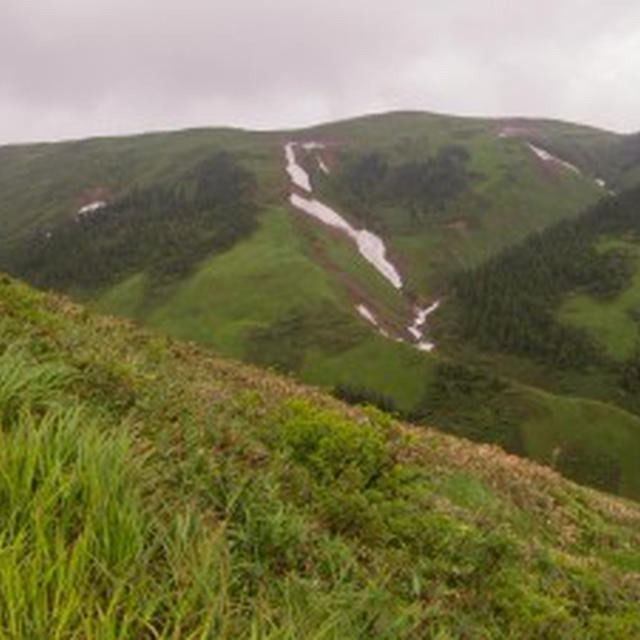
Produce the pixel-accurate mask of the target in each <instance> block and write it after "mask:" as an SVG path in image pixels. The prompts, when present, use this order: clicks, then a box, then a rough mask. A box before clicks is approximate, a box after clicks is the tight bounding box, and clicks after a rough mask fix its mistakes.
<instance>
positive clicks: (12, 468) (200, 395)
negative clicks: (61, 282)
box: [0, 277, 640, 640]
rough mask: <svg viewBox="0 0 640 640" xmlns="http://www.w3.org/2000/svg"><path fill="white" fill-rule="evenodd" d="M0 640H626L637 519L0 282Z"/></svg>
mask: <svg viewBox="0 0 640 640" xmlns="http://www.w3.org/2000/svg"><path fill="white" fill-rule="evenodd" d="M0 315H1V318H2V321H1V322H0V421H1V422H0V424H1V432H0V434H1V437H2V440H3V442H2V445H3V446H2V447H1V448H0V469H1V471H2V473H0V494H1V495H2V499H1V500H0V512H1V513H2V517H1V518H0V521H1V522H2V526H1V528H0V531H1V538H0V539H1V542H0V548H1V549H2V553H0V637H7V638H15V637H50V638H63V637H65V638H66V637H75V638H102V637H104V638H107V637H108V638H131V637H157V638H176V637H217V638H239V637H252V638H296V639H298V638H314V639H320V638H323V639H328V638H335V639H338V638H339V639H340V640H343V639H349V638H440V639H443V638H458V637H483V638H504V637H518V638H539V637H546V638H562V639H563V640H565V639H567V638H580V639H582V638H585V637H590V638H602V639H607V640H609V639H614V638H624V639H626V638H631V637H635V636H637V635H638V634H640V612H639V611H638V607H637V602H638V599H639V598H640V552H639V550H640V536H639V534H638V532H639V531H640V510H639V509H638V507H637V505H634V504H632V503H627V502H624V501H622V500H619V499H613V498H611V497H607V496H605V495H602V494H599V493H597V492H595V491H592V490H587V489H584V488H580V487H578V486H576V485H574V484H572V483H570V482H567V481H565V480H563V479H562V478H561V477H560V476H558V475H557V474H555V473H554V472H552V471H550V470H548V469H544V468H541V467H538V466H536V465H535V464H532V463H528V462H525V461H522V460H520V459H517V458H515V457H512V456H507V455H505V454H504V453H502V452H501V451H500V450H499V449H497V448H493V447H490V446H486V445H485V446H478V445H472V444H470V443H468V442H465V441H463V440H458V439H456V438H453V437H450V436H445V435H442V434H439V433H438V432H436V431H433V430H431V429H428V428H416V427H412V426H409V425H407V424H401V423H398V422H395V421H393V420H391V419H390V418H389V417H388V416H386V415H384V414H382V413H380V412H378V411H375V410H371V409H367V410H365V409H363V410H356V409H353V408H348V407H346V406H344V405H342V404H340V403H339V402H337V401H335V400H332V399H330V398H328V397H326V396H323V395H322V394H320V393H318V392H317V391H315V390H313V389H310V388H307V387H302V386H299V385H297V384H294V383H292V382H291V381H289V380H286V379H283V378H278V377H276V376H273V375H271V374H268V373H265V372H264V371H260V370H257V369H253V368H249V367H246V366H243V365H240V364H234V363H231V362H228V361H224V360H220V359H218V358H216V357H214V356H212V355H211V354H210V353H208V352H207V351H205V350H203V349H201V348H199V347H197V346H195V345H193V344H189V343H181V342H175V341H173V340H171V339H168V338H166V337H164V336H162V335H160V334H154V333H150V332H145V331H141V330H138V329H134V328H132V327H131V326H130V325H128V324H127V323H126V322H123V321H121V320H115V319H110V318H101V317H95V316H92V315H91V314H90V313H88V312H87V311H86V310H84V309H82V308H80V307H77V306H75V305H73V304H71V303H70V302H68V301H66V300H65V299H62V298H58V297H54V296H48V295H43V294H40V293H36V292H34V291H33V290H30V289H28V288H27V287H25V286H24V285H21V284H19V283H16V282H15V281H12V280H10V279H9V278H6V277H2V278H0Z"/></svg>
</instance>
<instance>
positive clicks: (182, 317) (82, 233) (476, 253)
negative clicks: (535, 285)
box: [0, 113, 622, 407]
mask: <svg viewBox="0 0 640 640" xmlns="http://www.w3.org/2000/svg"><path fill="white" fill-rule="evenodd" d="M523 123H524V124H523ZM516 124H517V125H518V126H516ZM314 139H317V140H320V141H322V142H323V144H324V145H325V148H324V149H323V151H322V153H321V154H320V155H319V152H318V150H317V149H312V148H311V149H309V150H306V149H305V150H304V151H301V152H300V154H299V159H300V161H301V162H302V163H303V164H304V165H305V166H306V167H307V169H308V170H309V175H310V178H311V181H312V183H313V186H314V192H316V193H317V194H318V195H317V196H316V197H319V198H321V199H323V200H325V201H327V202H329V203H333V204H335V205H338V208H339V210H340V212H341V213H342V214H343V215H344V216H345V217H346V219H347V220H350V221H351V222H352V223H353V224H354V225H356V226H364V227H365V228H367V229H370V230H372V231H374V232H375V233H377V234H378V235H379V236H380V237H381V238H383V239H384V241H385V242H386V244H387V247H388V249H389V255H390V257H391V259H392V260H393V262H394V264H395V265H396V266H397V267H398V268H399V270H400V272H401V275H402V278H403V281H404V282H405V283H406V286H405V287H404V291H403V295H398V292H397V291H395V290H394V289H393V287H391V286H389V283H388V282H385V281H384V279H383V278H381V277H380V275H379V274H378V273H376V272H375V270H373V269H372V268H371V265H369V264H367V263H366V262H365V261H364V260H362V258H361V256H359V255H358V254H357V252H355V251H354V247H353V246H352V245H351V244H350V243H349V242H348V241H346V240H345V239H344V238H341V237H339V236H336V234H335V233H332V232H331V231H330V230H329V229H327V228H326V227H324V226H322V225H319V224H318V223H317V222H315V221H313V220H310V219H309V217H308V216H305V215H304V214H301V213H300V212H299V211H295V210H292V209H291V208H290V207H289V205H288V203H287V197H288V189H289V186H288V184H287V177H286V174H285V171H284V168H285V162H284V149H283V145H284V143H285V142H286V141H288V140H298V141H301V142H308V141H310V140H311V141H313V140H314ZM621 140H622V138H621V137H620V136H616V135H614V134H609V133H607V132H602V131H597V130H594V129H589V128H585V127H580V126H576V125H569V124H563V123H554V122H546V121H492V120H481V119H466V118H455V117H448V116H438V115H432V114H428V113H407V114H403V113H398V114H387V115H380V116H371V117H365V118H358V119H354V120H350V121H345V122H341V123H334V124H328V125H325V126H322V127H317V128H314V129H309V130H302V131H291V132H273V133H252V132H244V131H238V130H231V129H215V130H214V129H201V130H190V131H184V132H175V133H168V134H146V135H141V136H131V137H125V138H102V139H91V140H84V141H76V142H68V143H59V144H40V145H26V146H13V147H3V148H0V266H4V267H5V268H7V269H9V270H10V271H11V272H13V273H15V274H16V275H19V276H22V277H26V278H28V279H29V281H31V282H34V283H38V284H40V285H41V286H46V287H53V288H56V289H59V290H63V291H66V292H69V293H72V294H73V295H76V296H78V297H80V298H81V299H83V300H85V301H95V302H96V304H97V305H98V307H99V308H100V309H102V310H105V311H109V312H113V313H118V314H123V315H127V316H130V317H135V318H137V319H139V320H141V321H143V322H145V323H148V324H151V325H154V326H158V327H161V328H163V329H164V330H167V331H169V332H170V333H173V334H175V335H178V336H182V337H187V338H194V339H197V340H198V341H201V342H203V343H204V344H209V345H211V346H214V347H215V348H216V349H218V350H219V351H221V352H223V353H227V354H229V355H233V356H235V357H240V358H243V359H245V360H252V361H256V362H260V363H262V364H267V365H269V364H270V365H273V366H275V367H277V368H279V369H280V370H285V371H290V372H293V373H296V374H297V375H299V376H301V377H302V378H304V379H306V380H309V381H313V382H320V383H323V384H326V383H329V384H336V383H344V382H349V383H352V382H353V383H356V384H360V385H364V386H367V387H373V388H375V389H377V390H378V391H380V392H383V393H388V394H391V395H393V396H396V397H398V399H399V400H400V402H401V403H402V404H403V405H404V406H405V407H410V406H411V405H415V403H416V401H417V400H418V398H419V396H420V394H421V393H422V383H421V382H420V383H416V380H418V379H420V378H422V377H423V376H424V373H425V367H426V368H428V367H427V366H426V365H425V364H423V363H422V361H423V360H424V358H422V359H421V360H418V361H417V362H413V363H412V362H411V360H412V357H411V356H410V350H408V349H406V348H404V347H403V346H402V345H398V344H396V343H395V342H393V341H389V340H385V339H382V338H381V337H380V336H377V335H375V332H373V331H372V329H373V328H372V327H371V325H370V324H369V323H368V322H367V320H366V319H364V318H363V317H361V315H359V314H358V312H357V311H356V307H358V306H359V305H364V306H365V307H366V308H367V310H368V311H369V312H370V313H371V314H373V315H374V316H375V317H376V319H377V320H378V322H380V323H381V324H382V326H383V327H384V328H385V331H386V332H387V333H390V334H392V335H394V336H400V337H405V338H406V339H410V338H411V336H409V335H408V334H407V327H408V326H409V325H411V323H412V322H413V320H412V313H413V312H412V307H413V305H414V304H415V303H416V302H418V303H419V304H426V303H428V302H432V301H433V300H434V299H435V298H436V297H437V296H439V295H440V294H441V293H442V292H443V289H444V287H445V286H446V282H447V277H448V275H449V274H450V273H452V272H454V271H455V270H456V269H458V268H460V267H461V266H471V265H476V264H478V263H479V262H481V261H482V260H484V259H485V258H486V257H488V256H489V255H492V254H493V253H494V252H496V251H498V250H500V249H501V248H503V247H504V246H507V245H509V244H511V243H513V242H515V241H517V240H520V239H521V238H523V237H524V236H525V235H526V234H527V233H529V232H530V231H532V230H535V229H539V228H541V227H544V226H546V225H548V224H550V223H552V222H555V221H556V220H558V219H560V218H564V217H567V216H572V215H575V214H576V213H577V212H578V211H579V210H580V209H581V208H582V207H584V206H585V205H586V204H589V203H592V202H594V201H595V200H596V199H597V198H598V197H599V196H600V195H601V193H602V191H603V189H602V187H599V186H598V185H597V184H596V183H595V182H594V180H595V179H596V178H597V177H598V176H599V175H600V174H599V173H598V171H599V169H600V167H599V166H598V165H597V164H595V163H594V161H593V158H594V157H596V156H598V153H599V152H600V151H603V153H604V150H608V151H607V152H608V153H610V154H614V151H611V149H616V148H617V146H619V145H620V144H621ZM530 141H531V142H535V143H536V144H539V145H547V147H548V148H550V149H553V150H554V151H555V149H556V147H555V146H553V145H554V143H555V144H556V145H559V146H558V149H559V151H558V152H560V151H562V152H564V151H567V152H568V155H569V156H570V160H571V161H574V162H576V163H578V166H579V168H580V173H577V172H575V171H571V170H567V169H566V168H565V167H563V166H562V165H558V163H554V162H553V161H551V162H549V161H545V160H542V159H541V158H540V157H538V156H537V155H536V154H535V153H534V152H533V151H532V150H531V148H530V147H529V146H528V145H529V144H530ZM576 150H577V151H576ZM578 152H580V153H582V154H583V155H582V156H580V158H578V157H577V155H576V154H578ZM221 157H224V158H226V159H227V160H226V164H224V163H222V162H221V161H220V158H221ZM371 158H378V160H379V161H380V168H381V169H382V170H383V171H384V172H385V179H380V180H378V178H377V176H376V173H375V172H376V169H375V167H374V168H373V174H372V175H368V174H367V171H368V169H367V166H368V165H367V159H371ZM456 158H457V160H456ZM317 160H322V164H323V165H324V169H325V170H324V171H323V170H322V168H321V165H320V163H318V162H317ZM325 161H326V162H325ZM456 163H457V164H456ZM230 171H231V172H235V174H233V176H235V177H232V173H230ZM225 172H226V173H225ZM204 175H208V176H209V178H210V180H209V181H208V182H205V181H203V176H204ZM616 175H617V174H616ZM442 177H444V178H445V179H446V181H447V184H448V185H449V186H448V187H447V188H446V189H444V191H443V190H441V189H437V188H435V189H434V185H438V184H439V183H441V182H443V181H442V179H441V178H442ZM607 179H610V180H612V181H613V180H614V177H613V176H611V177H610V176H609V175H607ZM233 180H235V181H236V184H237V185H238V188H237V189H235V191H234V190H231V191H230V190H229V189H226V187H227V186H228V185H229V184H230V182H232V181H233ZM372 180H373V183H372V182H371V181H372ZM370 184H373V185H374V187H375V188H373V190H371V188H370V186H368V185H370ZM429 185H431V186H429ZM225 189H226V191H224V190H225ZM223 191H224V192H223ZM382 192H384V193H382ZM380 195H382V196H384V197H378V196H380ZM263 293H264V295H263ZM338 334H339V335H340V336H341V337H340V338H339V339H337V340H336V337H337V336H338ZM284 344H286V345H287V346H286V347H283V345H284ZM283 349H284V350H283ZM377 354H384V355H377ZM372 357H374V358H379V357H381V358H382V359H383V360H384V361H385V362H389V366H390V367H391V368H392V369H393V370H395V372H396V375H395V376H393V377H390V376H384V378H383V377H382V376H379V375H376V373H375V369H372V368H368V369H369V370H368V371H365V369H367V368H366V367H365V366H364V363H365V362H368V361H370V359H371V358H372ZM414 360H415V359H414ZM342 371H348V372H349V374H348V378H346V379H344V378H343V377H342V375H341V373H340V372H342ZM390 379H393V382H389V380H390Z"/></svg>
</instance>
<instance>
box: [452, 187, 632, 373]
mask: <svg viewBox="0 0 640 640" xmlns="http://www.w3.org/2000/svg"><path fill="white" fill-rule="evenodd" d="M639 234H640V188H636V189H633V190H629V191H628V192H625V193H624V194H621V195H620V196H617V197H615V198H605V199H603V200H602V201H600V203H598V204H597V205H595V206H594V207H592V208H590V209H588V210H587V211H585V212H584V213H583V214H582V215H580V216H579V217H578V218H576V219H573V220H568V221H563V222H560V223H558V224H556V225H554V226H553V227H550V228H548V229H546V230H545V231H542V232H540V233H536V234H534V235H531V236H529V237H528V238H527V239H525V240H524V241H523V242H522V243H520V244H519V245H517V246H515V247H513V248H510V249H508V250H506V251H504V252H502V253H501V254H499V255H497V256H495V257H494V258H492V259H490V260H488V261H487V262H486V263H484V264H483V265H481V266H479V267H478V268H475V269H473V270H469V271H465V272H462V273H459V274H457V276H455V278H454V282H453V291H454V299H455V302H456V309H457V328H458V330H459V332H460V337H461V338H462V339H467V340H473V341H475V342H476V343H477V344H479V345H480V346H481V347H484V348H488V349H495V350H502V351H507V352H511V353H516V354H519V355H523V356H527V357H531V358H534V359H538V360H543V361H548V362H551V363H553V364H555V365H558V366H568V367H581V366H583V365H585V364H587V363H594V362H598V361H600V360H601V359H602V358H603V356H602V355H601V354H600V352H599V350H598V348H597V347H596V345H595V344H594V342H593V341H592V340H591V339H590V337H589V336H588V335H587V334H586V333H585V332H583V331H580V330H578V329H576V328H573V327H570V326H566V325H564V324H562V323H560V322H558V320H557V319H556V311H557V306H558V304H559V303H560V302H561V300H562V298H563V296H564V295H566V293H568V292H570V291H573V290H582V291H585V292H588V293H590V294H591V295H594V296H599V297H607V296H614V295H616V294H617V293H619V292H620V291H621V290H622V289H623V288H624V287H625V286H626V284H627V283H628V282H629V280H630V277H631V275H632V274H633V271H634V264H633V261H632V260H631V259H630V257H629V256H628V255H626V253H625V252H624V251H622V250H620V249H615V248H614V249H610V250H608V251H605V252H602V251H598V249H597V246H596V245H597V241H598V240H599V239H601V238H603V237H608V236H612V237H622V236H626V237H632V238H633V237H640V235H639Z"/></svg>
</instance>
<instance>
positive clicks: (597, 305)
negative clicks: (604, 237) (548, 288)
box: [558, 240, 640, 360]
mask: <svg viewBox="0 0 640 640" xmlns="http://www.w3.org/2000/svg"><path fill="white" fill-rule="evenodd" d="M601 248H602V249H603V250H604V249H608V248H620V249H624V250H625V251H627V252H629V253H630V255H632V256H633V258H634V260H635V264H636V270H635V273H634V275H633V277H632V278H631V282H630V283H629V285H628V286H627V287H626V288H625V289H624V291H622V292H621V293H620V294H618V295H617V296H615V298H614V299H613V300H598V299H596V298H594V297H592V296H589V295H586V294H584V293H573V294H571V295H570V296H569V297H568V298H567V299H566V300H565V301H564V302H563V304H562V306H561V307H560V309H559V312H558V313H559V317H560V318H561V320H562V321H563V322H567V323H570V324H573V325H574V326H576V327H580V328H582V329H586V330H587V331H588V332H589V333H590V334H591V335H592V336H593V338H594V339H595V340H596V341H597V342H598V343H599V344H601V345H602V346H603V347H604V348H605V350H606V352H607V354H608V355H610V356H611V357H612V358H614V359H616V360H624V359H625V358H626V357H628V356H630V355H631V354H632V352H633V350H634V349H635V347H636V345H637V344H638V340H639V339H640V333H639V331H638V328H639V325H638V320H637V319H634V312H635V314H638V313H640V247H639V246H638V245H637V244H633V243H631V242H627V241H622V240H609V241H605V242H603V243H602V244H601Z"/></svg>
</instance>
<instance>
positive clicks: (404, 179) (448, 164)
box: [334, 145, 470, 220]
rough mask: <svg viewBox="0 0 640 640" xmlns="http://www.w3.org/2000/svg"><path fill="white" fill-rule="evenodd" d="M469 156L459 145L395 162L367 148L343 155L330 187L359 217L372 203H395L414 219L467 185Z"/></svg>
mask: <svg viewBox="0 0 640 640" xmlns="http://www.w3.org/2000/svg"><path fill="white" fill-rule="evenodd" d="M469 159H470V156H469V153H468V151H467V150H466V149H465V148H464V147H462V146H460V145H448V146H445V147H443V148H441V149H440V150H439V151H438V152H437V154H436V155H434V156H432V157H428V158H424V159H420V160H408V161H404V162H401V163H399V164H391V163H390V162H389V160H388V159H387V157H386V156H385V155H384V154H383V153H381V152H379V151H370V152H368V153H364V154H359V155H354V156H352V157H348V158H346V160H345V162H344V163H343V168H342V169H341V170H340V171H339V173H338V174H337V176H336V184H335V185H334V188H335V189H336V191H337V193H338V194H339V195H340V196H341V197H342V198H343V199H345V200H346V204H347V205H349V207H350V208H352V209H353V211H354V213H355V214H356V215H359V216H360V217H366V216H367V215H370V210H371V208H372V207H373V206H374V204H383V205H384V204H399V205H401V206H402V207H404V208H406V209H407V210H408V211H409V213H410V215H411V217H412V219H413V220H417V219H419V218H420V217H422V216H424V215H427V214H429V213H431V212H434V211H438V210H440V209H442V207H444V205H446V203H447V202H448V201H449V200H450V199H451V198H453V197H455V196H456V195H457V194H459V193H460V192H461V191H463V190H464V189H465V188H466V187H467V185H468V183H469V179H470V173H469V171H468V163H469Z"/></svg>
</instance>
